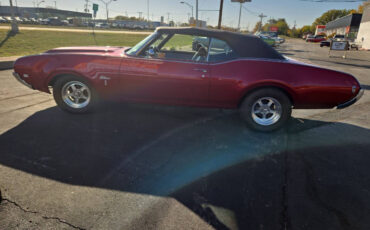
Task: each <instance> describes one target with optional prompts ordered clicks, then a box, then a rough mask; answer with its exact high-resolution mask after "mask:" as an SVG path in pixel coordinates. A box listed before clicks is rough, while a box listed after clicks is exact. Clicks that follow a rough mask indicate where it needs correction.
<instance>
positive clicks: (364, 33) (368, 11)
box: [356, 4, 370, 50]
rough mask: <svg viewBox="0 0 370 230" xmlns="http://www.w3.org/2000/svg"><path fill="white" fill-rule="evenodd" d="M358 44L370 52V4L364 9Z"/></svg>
mask: <svg viewBox="0 0 370 230" xmlns="http://www.w3.org/2000/svg"><path fill="white" fill-rule="evenodd" d="M356 42H357V43H358V44H359V45H360V46H361V47H362V48H363V49H367V50H370V4H369V5H367V6H365V7H364V12H363V14H362V20H361V24H360V28H359V30H358V34H357V40H356Z"/></svg>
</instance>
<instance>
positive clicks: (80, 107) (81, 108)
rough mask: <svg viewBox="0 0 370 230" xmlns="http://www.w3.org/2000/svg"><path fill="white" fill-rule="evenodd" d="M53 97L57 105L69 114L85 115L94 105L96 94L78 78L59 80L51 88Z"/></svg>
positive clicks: (70, 77) (87, 84) (71, 77)
mask: <svg viewBox="0 0 370 230" xmlns="http://www.w3.org/2000/svg"><path fill="white" fill-rule="evenodd" d="M53 96H54V100H55V102H56V103H57V105H58V106H59V107H60V108H61V109H63V110H65V111H68V112H71V113H85V112H89V111H91V110H92V108H93V107H94V105H95V103H96V93H95V91H94V89H93V88H92V87H91V86H90V84H89V83H88V82H87V81H85V80H83V79H81V78H78V77H74V76H66V77H61V78H59V79H58V80H57V81H56V82H55V84H54V86H53Z"/></svg>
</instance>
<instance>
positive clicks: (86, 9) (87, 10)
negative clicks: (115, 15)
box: [84, 0, 90, 13]
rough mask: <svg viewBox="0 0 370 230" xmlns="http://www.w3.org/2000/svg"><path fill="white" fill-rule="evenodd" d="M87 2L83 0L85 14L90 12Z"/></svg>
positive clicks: (87, 0) (88, 0)
mask: <svg viewBox="0 0 370 230" xmlns="http://www.w3.org/2000/svg"><path fill="white" fill-rule="evenodd" d="M89 2H90V0H85V9H84V11H85V13H89V12H90V10H89Z"/></svg>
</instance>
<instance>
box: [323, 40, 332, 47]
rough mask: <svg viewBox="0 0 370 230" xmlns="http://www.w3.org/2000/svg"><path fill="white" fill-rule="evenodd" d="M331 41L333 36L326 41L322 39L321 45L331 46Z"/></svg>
mask: <svg viewBox="0 0 370 230" xmlns="http://www.w3.org/2000/svg"><path fill="white" fill-rule="evenodd" d="M331 41H332V39H331V38H329V39H328V40H325V41H321V42H320V47H324V46H328V47H330V44H331Z"/></svg>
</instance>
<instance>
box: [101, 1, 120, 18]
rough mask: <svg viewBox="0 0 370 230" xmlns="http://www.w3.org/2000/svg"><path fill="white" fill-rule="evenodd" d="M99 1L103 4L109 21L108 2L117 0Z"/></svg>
mask: <svg viewBox="0 0 370 230" xmlns="http://www.w3.org/2000/svg"><path fill="white" fill-rule="evenodd" d="M100 1H101V2H102V3H104V4H105V9H106V10H107V23H109V4H111V3H112V2H115V1H117V0H109V1H108V2H105V1H104V0H100Z"/></svg>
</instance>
